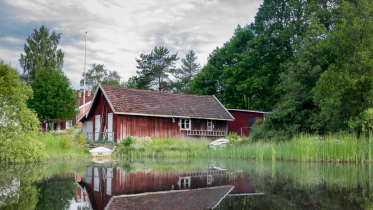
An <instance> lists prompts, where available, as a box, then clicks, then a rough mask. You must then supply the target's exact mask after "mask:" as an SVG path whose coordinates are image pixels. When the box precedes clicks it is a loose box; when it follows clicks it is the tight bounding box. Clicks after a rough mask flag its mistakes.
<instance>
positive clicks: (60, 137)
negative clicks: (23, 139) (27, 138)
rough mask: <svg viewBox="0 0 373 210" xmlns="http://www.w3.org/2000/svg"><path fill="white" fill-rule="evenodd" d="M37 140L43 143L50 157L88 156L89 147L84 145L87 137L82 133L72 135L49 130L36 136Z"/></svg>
mask: <svg viewBox="0 0 373 210" xmlns="http://www.w3.org/2000/svg"><path fill="white" fill-rule="evenodd" d="M37 140H38V141H39V142H40V143H42V144H43V145H45V151H46V152H47V154H48V155H49V158H50V159H68V158H79V157H88V156H89V153H88V152H89V149H88V148H86V147H84V145H85V144H87V139H86V137H85V136H84V135H83V134H82V133H79V134H77V135H74V134H69V133H66V132H55V133H54V132H50V133H44V134H43V135H39V136H37Z"/></svg>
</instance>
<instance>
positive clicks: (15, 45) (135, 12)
mask: <svg viewBox="0 0 373 210" xmlns="http://www.w3.org/2000/svg"><path fill="white" fill-rule="evenodd" d="M261 3H262V0H249V1H238V0H237V1H217V0H213V1H209V0H206V1H204V0H192V1H182V0H180V1H175V0H163V1H146V0H138V1H117V0H110V1H100V0H89V1H87V0H86V1H52V0H45V1H41V0H17V1H14V0H5V2H4V3H0V7H1V8H6V9H3V10H1V9H0V13H2V12H3V14H4V15H2V16H1V15H0V22H1V21H4V22H8V23H15V24H16V25H17V24H18V25H20V27H18V28H16V29H14V31H12V32H11V33H8V34H3V35H2V34H1V32H0V58H1V59H3V60H5V61H6V62H12V65H13V66H16V65H18V66H16V67H18V68H20V67H19V64H18V59H19V55H20V53H21V52H22V49H23V44H24V43H25V40H26V38H27V35H26V34H28V35H29V34H31V33H32V30H29V27H28V28H27V30H28V31H24V30H25V28H24V27H21V25H22V24H23V25H27V24H28V26H30V25H33V26H34V28H36V27H39V26H41V25H42V24H44V25H46V26H47V27H48V28H49V29H50V30H51V31H56V32H57V33H62V38H61V43H60V47H61V49H62V50H63V51H64V52H65V58H64V68H63V70H64V72H65V73H66V75H67V76H68V77H69V79H70V80H71V82H72V85H73V87H74V88H79V80H80V77H81V73H82V71H83V64H84V34H85V31H88V36H87V37H88V41H87V68H89V64H92V63H104V64H105V66H106V67H107V68H108V69H109V70H116V71H118V72H119V73H120V75H121V76H122V78H123V79H127V78H129V77H130V76H132V75H134V74H135V72H136V70H137V69H136V61H135V58H138V57H139V56H140V54H141V53H149V52H150V51H151V50H152V49H153V48H154V47H155V46H159V45H164V46H166V47H167V48H168V49H170V50H171V52H172V53H176V52H178V53H179V57H181V58H182V57H184V56H185V53H186V52H188V51H189V50H190V49H193V50H194V51H195V52H196V54H197V56H198V61H199V62H200V63H201V64H202V65H203V64H205V63H206V62H207V57H208V54H209V53H211V52H212V50H214V49H215V48H216V47H217V46H222V45H223V43H225V42H226V41H228V40H229V38H230V37H231V36H232V35H233V32H234V29H235V28H236V27H237V25H238V24H241V25H245V24H249V23H251V22H253V21H254V16H255V14H256V12H257V11H258V8H259V5H260V4H261ZM5 10H6V11H5ZM10 11H11V12H10ZM8 25H11V24H8ZM2 27H3V26H2ZM6 27H10V26H6ZM4 40H9V41H8V42H7V44H5V41H4ZM20 40H22V42H21V41H20ZM9 42H12V43H9ZM14 64H16V65H14ZM178 65H180V62H179V63H178Z"/></svg>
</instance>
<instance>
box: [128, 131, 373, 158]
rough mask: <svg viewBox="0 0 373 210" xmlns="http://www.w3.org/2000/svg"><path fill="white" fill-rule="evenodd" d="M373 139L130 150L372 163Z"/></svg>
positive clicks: (176, 144) (165, 143)
mask: <svg viewBox="0 0 373 210" xmlns="http://www.w3.org/2000/svg"><path fill="white" fill-rule="evenodd" d="M372 141H373V137H372V136H369V137H360V138H357V136H356V135H354V134H349V133H339V134H330V135H325V136H315V135H308V134H299V135H298V136H295V137H294V138H293V139H292V140H290V141H288V142H285V143H268V142H257V143H241V144H237V143H236V144H233V145H227V146H226V147H225V148H222V149H218V150H211V149H209V148H208V143H209V142H208V141H204V140H176V139H171V138H166V139H163V138H155V139H154V140H153V142H152V143H151V144H150V145H148V146H147V147H146V148H143V149H140V150H132V156H134V157H165V158H176V157H181V158H186V157H204V158H205V157H206V158H212V157H221V158H231V159H256V160H258V161H261V162H263V160H272V162H275V161H276V160H286V161H297V162H333V163H342V162H349V163H362V162H372V156H373V155H372V152H373V148H372V147H373V144H372Z"/></svg>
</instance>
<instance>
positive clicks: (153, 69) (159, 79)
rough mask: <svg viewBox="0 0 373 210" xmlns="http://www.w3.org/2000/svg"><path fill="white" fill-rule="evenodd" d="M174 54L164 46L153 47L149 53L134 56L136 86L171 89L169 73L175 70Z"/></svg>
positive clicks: (175, 57)
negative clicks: (136, 69) (136, 77)
mask: <svg viewBox="0 0 373 210" xmlns="http://www.w3.org/2000/svg"><path fill="white" fill-rule="evenodd" d="M177 60H179V58H178V57H177V53H176V54H170V50H168V49H167V48H166V47H163V46H161V47H159V48H158V47H155V48H154V50H152V51H151V52H150V54H141V55H140V59H137V58H136V62H137V64H138V66H136V67H137V68H138V69H139V70H138V71H136V73H137V75H138V80H137V86H138V88H139V89H153V90H158V91H159V92H164V91H168V90H170V89H171V85H170V79H169V78H168V76H169V74H170V73H172V72H174V71H175V61H177Z"/></svg>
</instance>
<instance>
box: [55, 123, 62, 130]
mask: <svg viewBox="0 0 373 210" xmlns="http://www.w3.org/2000/svg"><path fill="white" fill-rule="evenodd" d="M56 129H57V130H58V131H60V130H61V123H57V128H56Z"/></svg>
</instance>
